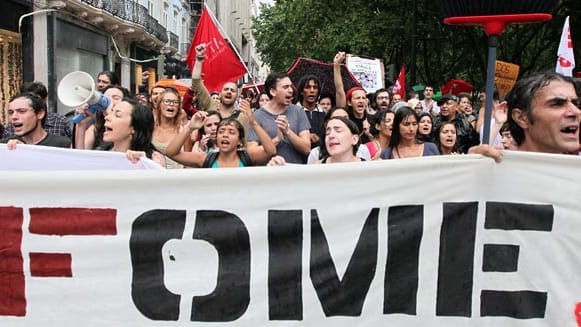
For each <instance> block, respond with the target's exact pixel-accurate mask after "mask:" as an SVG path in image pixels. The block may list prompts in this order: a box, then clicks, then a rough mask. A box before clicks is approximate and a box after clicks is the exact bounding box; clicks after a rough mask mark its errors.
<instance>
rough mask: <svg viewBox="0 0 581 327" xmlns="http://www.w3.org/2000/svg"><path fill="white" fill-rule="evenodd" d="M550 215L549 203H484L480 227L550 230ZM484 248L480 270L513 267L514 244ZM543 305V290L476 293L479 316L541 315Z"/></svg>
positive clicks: (514, 267)
mask: <svg viewBox="0 0 581 327" xmlns="http://www.w3.org/2000/svg"><path fill="white" fill-rule="evenodd" d="M553 217H554V209H553V206H552V205H550V204H523V203H507V202H486V218H485V219H486V220H485V222H484V228H485V229H500V230H526V231H544V232H550V231H551V230H553ZM491 249H492V251H491ZM511 249H512V254H511V251H510V250H511ZM484 250H485V253H484V254H485V255H484V257H483V262H482V265H483V270H485V271H496V272H504V271H516V270H517V269H516V268H517V267H518V247H516V248H515V247H514V246H511V245H506V244H495V245H490V244H485V245H484ZM494 250H496V251H494ZM487 252H488V255H486V254H487ZM499 259H504V260H499ZM546 307H547V293H546V292H535V291H496V290H483V291H482V293H481V294H480V315H481V316H482V317H486V316H503V317H511V318H518V319H531V318H544V317H545V311H546Z"/></svg>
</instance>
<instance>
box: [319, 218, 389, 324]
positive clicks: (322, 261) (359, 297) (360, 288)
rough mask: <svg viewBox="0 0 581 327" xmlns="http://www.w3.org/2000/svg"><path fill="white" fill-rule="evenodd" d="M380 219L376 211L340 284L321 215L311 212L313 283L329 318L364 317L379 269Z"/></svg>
mask: <svg viewBox="0 0 581 327" xmlns="http://www.w3.org/2000/svg"><path fill="white" fill-rule="evenodd" d="M378 216H379V209H378V208H373V209H372V210H371V212H370V213H369V216H368V217H367V220H366V221H365V225H364V226H363V230H362V231H361V234H360V236H359V240H358V241H357V246H356V247H355V251H354V252H353V255H352V256H351V260H349V264H348V266H347V269H346V270H345V274H344V275H343V279H342V280H339V277H338V276H337V269H336V268H335V264H334V263H333V259H332V258H331V254H330V253H329V244H328V242H327V238H326V237H325V233H324V232H323V228H322V227H321V223H320V221H319V217H318V215H317V211H316V210H311V260H310V266H311V267H310V273H311V280H312V282H313V286H314V287H315V290H316V291H317V296H318V297H319V301H321V305H322V307H323V311H324V312H325V315H326V316H327V317H329V316H340V315H343V316H359V315H360V314H361V310H362V308H363V302H364V301H365V297H366V295H367V292H368V291H369V286H370V284H371V281H372V280H373V277H374V275H375V267H376V266H377V251H378V248H377V247H378V233H377V229H378V227H377V224H378Z"/></svg>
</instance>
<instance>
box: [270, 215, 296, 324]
mask: <svg viewBox="0 0 581 327" xmlns="http://www.w3.org/2000/svg"><path fill="white" fill-rule="evenodd" d="M302 254H303V212H302V211H301V210H269V211H268V318H269V320H302V319H303V302H302V299H303V293H302V285H303V284H302V271H303V266H302Z"/></svg>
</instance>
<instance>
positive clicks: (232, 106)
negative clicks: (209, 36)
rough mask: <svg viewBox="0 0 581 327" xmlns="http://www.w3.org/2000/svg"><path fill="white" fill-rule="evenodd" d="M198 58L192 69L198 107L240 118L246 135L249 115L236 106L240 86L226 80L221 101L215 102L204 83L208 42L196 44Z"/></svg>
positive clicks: (224, 116)
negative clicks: (204, 65) (204, 66)
mask: <svg viewBox="0 0 581 327" xmlns="http://www.w3.org/2000/svg"><path fill="white" fill-rule="evenodd" d="M195 50H196V60H195V61H194V67H193V69H192V89H193V90H194V94H195V96H196V98H197V100H198V109H200V110H204V111H208V110H210V109H213V110H216V111H218V112H219V113H220V116H221V117H222V119H225V118H229V117H232V118H234V119H236V120H238V121H239V122H240V123H241V124H242V126H243V127H244V135H249V134H248V117H246V115H245V114H243V113H241V112H240V111H239V110H238V109H237V108H236V99H238V86H237V85H236V83H234V82H226V83H224V85H222V89H221V90H220V102H215V101H213V100H212V97H211V96H210V92H208V89H207V88H206V86H204V83H202V64H203V61H204V57H205V55H206V44H205V43H200V44H198V45H197V46H196V48H195Z"/></svg>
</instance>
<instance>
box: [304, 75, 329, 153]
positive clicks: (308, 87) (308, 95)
mask: <svg viewBox="0 0 581 327" xmlns="http://www.w3.org/2000/svg"><path fill="white" fill-rule="evenodd" d="M320 89H321V83H320V82H319V79H318V78H317V77H316V76H315V75H305V76H303V78H301V80H300V81H299V83H298V85H297V91H298V92H299V99H298V100H299V103H298V104H299V105H300V106H302V107H303V108H304V110H305V113H306V114H307V118H308V119H309V123H310V124H311V130H310V134H311V148H314V147H316V146H318V145H319V136H320V135H322V133H323V121H324V120H325V112H324V110H323V109H320V108H319V107H318V105H317V98H318V97H319V92H320Z"/></svg>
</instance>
